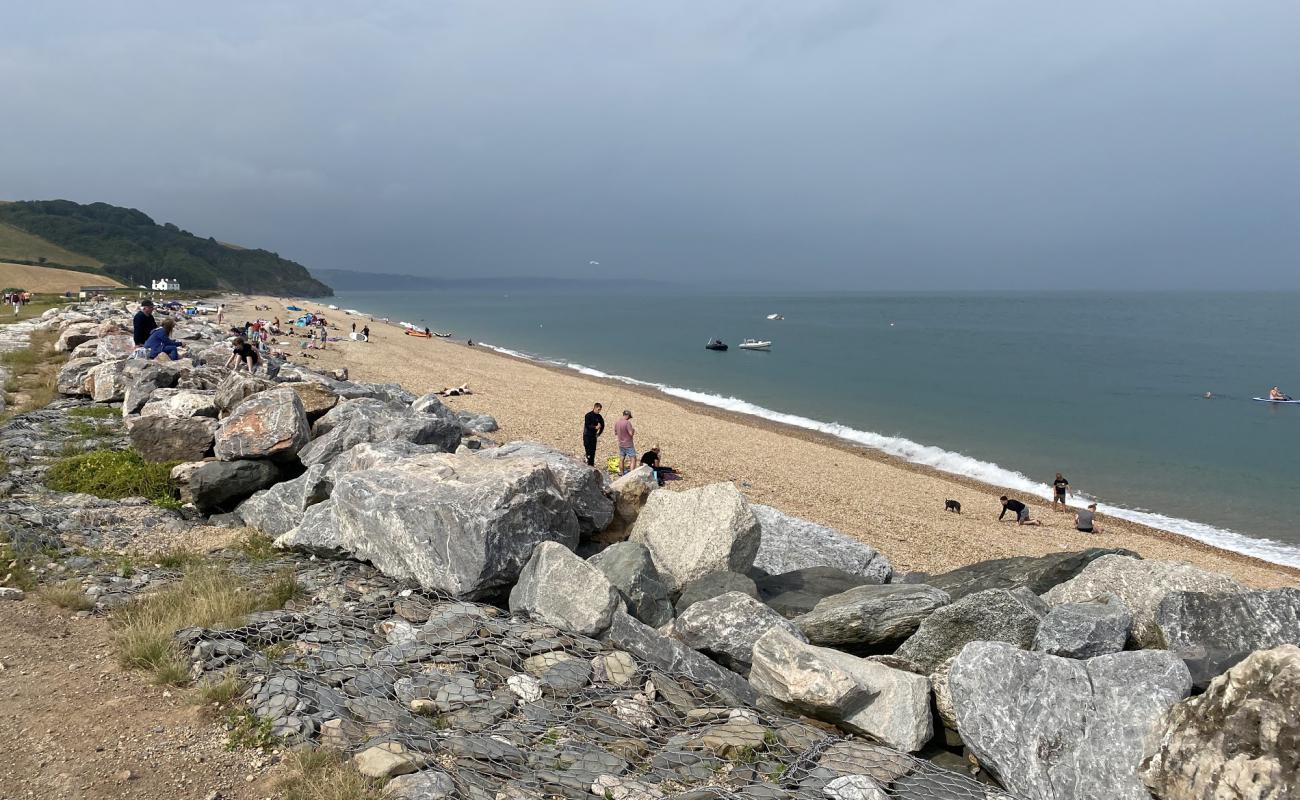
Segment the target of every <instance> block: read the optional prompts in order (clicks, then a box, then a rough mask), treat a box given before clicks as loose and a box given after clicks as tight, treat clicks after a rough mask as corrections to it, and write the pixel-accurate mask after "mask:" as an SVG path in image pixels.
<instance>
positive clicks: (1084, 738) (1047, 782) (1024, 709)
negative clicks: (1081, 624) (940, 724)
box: [948, 642, 1191, 800]
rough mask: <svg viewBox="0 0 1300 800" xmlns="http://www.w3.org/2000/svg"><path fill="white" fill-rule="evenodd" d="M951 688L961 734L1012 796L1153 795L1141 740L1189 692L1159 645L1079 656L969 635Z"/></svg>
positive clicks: (1087, 798)
mask: <svg viewBox="0 0 1300 800" xmlns="http://www.w3.org/2000/svg"><path fill="white" fill-rule="evenodd" d="M948 687H949V691H950V692H951V693H952V702H953V708H954V711H955V713H956V717H957V728H958V731H959V732H960V733H961V737H962V741H963V742H965V744H966V746H967V748H969V750H970V752H971V753H972V754H973V755H974V756H975V757H976V758H977V759H978V760H979V763H980V764H981V765H982V766H983V767H984V768H985V769H987V770H989V771H990V772H991V773H992V774H993V775H994V776H996V777H997V778H998V780H1000V781H1001V782H1002V784H1003V785H1004V786H1006V787H1007V789H1009V790H1010V791H1011V792H1012V793H1013V794H1015V795H1016V796H1018V797H1023V798H1041V799H1042V800H1046V799H1047V798H1051V799H1052V800H1093V798H1103V797H1104V798H1107V800H1150V797H1149V795H1148V794H1147V792H1146V789H1144V788H1143V786H1142V782H1141V781H1140V780H1139V779H1138V766H1139V763H1140V762H1141V760H1142V748H1143V740H1144V738H1145V737H1146V734H1147V731H1148V730H1149V729H1150V728H1151V726H1152V724H1153V723H1154V722H1155V721H1156V720H1158V719H1159V718H1160V717H1161V715H1162V714H1164V713H1165V712H1166V711H1167V710H1168V709H1169V708H1171V707H1172V706H1173V705H1174V704H1175V703H1177V702H1179V701H1180V700H1182V699H1183V698H1185V697H1187V693H1188V691H1189V690H1190V689H1191V676H1190V675H1189V674H1188V672H1187V667H1186V666H1185V665H1184V664H1183V662H1182V661H1181V660H1179V659H1178V658H1177V657H1176V656H1174V655H1173V654H1172V653H1166V652H1161V651H1152V650H1147V651H1141V652H1127V653H1115V654H1113V655H1106V656H1098V657H1096V658H1093V659H1091V660H1089V661H1076V660H1074V659H1066V658H1058V657H1056V656H1049V655H1046V654H1045V653H1033V652H1028V651H1024V650H1020V649H1019V648H1017V647H1015V646H1013V645H1009V644H1005V643H1001V642H973V643H971V644H969V645H967V646H966V647H965V648H964V649H963V650H962V651H961V654H960V655H958V656H957V660H956V661H954V662H953V664H952V669H951V671H950V673H949V680H948Z"/></svg>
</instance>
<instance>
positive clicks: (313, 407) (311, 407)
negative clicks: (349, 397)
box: [280, 381, 339, 422]
mask: <svg viewBox="0 0 1300 800" xmlns="http://www.w3.org/2000/svg"><path fill="white" fill-rule="evenodd" d="M280 386H281V387H283V388H285V389H292V390H293V393H294V394H296V395H298V399H299V400H301V401H302V409H303V411H305V412H306V413H307V419H308V420H309V421H312V422H315V421H316V420H318V419H320V418H321V417H323V416H325V414H327V413H328V412H329V410H330V409H332V408H334V406H336V405H338V404H339V396H338V395H337V394H335V393H334V392H332V391H330V389H329V387H328V386H325V385H324V384H322V383H317V382H316V381H289V382H287V383H281V384H280Z"/></svg>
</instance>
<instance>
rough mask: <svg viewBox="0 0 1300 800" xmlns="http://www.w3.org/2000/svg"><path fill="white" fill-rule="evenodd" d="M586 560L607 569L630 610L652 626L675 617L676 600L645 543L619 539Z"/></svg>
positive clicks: (606, 572)
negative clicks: (673, 598) (672, 601)
mask: <svg viewBox="0 0 1300 800" xmlns="http://www.w3.org/2000/svg"><path fill="white" fill-rule="evenodd" d="M587 563H589V564H591V565H592V566H593V567H595V568H596V569H598V570H600V571H601V572H602V573H604V575H605V577H606V578H608V579H609V582H610V583H612V584H613V585H614V588H615V589H617V590H618V593H619V594H620V595H621V596H622V597H623V601H624V602H625V603H627V610H628V613H629V614H631V615H632V616H634V617H636V618H637V619H639V620H641V621H642V622H644V623H645V624H647V625H649V626H650V627H652V628H658V627H659V626H661V625H664V624H666V623H668V622H670V621H671V620H672V618H673V604H672V603H671V602H670V601H669V599H668V589H667V587H665V586H664V584H663V581H662V580H660V579H659V570H658V569H656V568H655V565H654V561H653V560H652V559H651V558H650V551H649V550H647V549H646V548H645V545H642V544H637V543H636V542H616V543H615V544H612V545H610V546H609V547H607V548H605V549H604V550H602V551H600V552H599V553H597V554H596V555H594V556H592V557H591V558H589V559H587Z"/></svg>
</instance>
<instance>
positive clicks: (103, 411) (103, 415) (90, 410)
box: [68, 406, 122, 419]
mask: <svg viewBox="0 0 1300 800" xmlns="http://www.w3.org/2000/svg"><path fill="white" fill-rule="evenodd" d="M121 415H122V412H120V411H118V410H117V409H116V408H110V407H109V406H80V407H78V408H74V409H72V410H71V411H69V412H68V416H70V417H87V418H89V419H110V418H112V417H120V416H121Z"/></svg>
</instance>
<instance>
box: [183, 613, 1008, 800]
mask: <svg viewBox="0 0 1300 800" xmlns="http://www.w3.org/2000/svg"><path fill="white" fill-rule="evenodd" d="M177 638H178V641H179V643H180V644H182V645H183V646H185V647H187V648H188V649H189V652H190V653H191V656H192V669H193V674H194V676H195V677H196V678H200V679H211V678H212V677H214V676H215V675H217V674H220V673H227V672H236V673H238V674H240V675H242V676H243V677H245V678H246V679H248V680H249V681H250V688H249V690H248V691H247V693H246V698H245V699H246V701H247V703H248V707H249V709H250V710H251V712H252V713H253V714H255V715H257V716H258V717H261V718H264V719H266V720H268V721H269V725H270V726H271V731H272V733H273V734H274V735H276V736H278V737H282V738H284V739H285V740H286V741H288V742H290V743H309V744H312V745H316V746H320V747H325V748H331V749H335V750H338V751H341V752H344V753H348V754H357V753H361V754H363V755H362V756H361V758H363V759H365V758H369V759H370V760H371V763H377V764H379V765H380V768H381V769H383V765H384V764H385V763H389V764H399V765H400V766H397V767H395V768H391V770H390V771H395V772H406V773H409V772H412V771H415V772H417V773H418V774H419V775H422V776H426V777H427V778H429V779H430V780H431V781H433V782H432V783H431V784H430V785H433V786H441V787H443V793H446V794H449V795H451V796H455V797H459V798H464V800H525V799H531V798H543V797H566V798H575V800H579V799H581V798H591V797H593V796H595V797H603V798H605V799H606V800H658V799H659V798H692V800H694V799H696V798H698V799H700V800H703V799H704V798H721V797H729V798H731V797H734V798H753V799H754V800H779V799H780V798H807V800H812V799H813V798H829V799H830V800H880V799H882V798H900V799H901V798H910V799H912V800H923V799H924V800H976V799H978V800H985V798H989V799H993V798H1006V799H1007V800H1011V796H1010V795H1008V794H1006V793H1004V792H1002V791H1001V790H998V789H996V788H994V787H991V786H988V785H985V784H982V783H979V782H976V781H974V780H972V779H970V778H968V777H967V776H965V775H961V774H958V773H956V772H951V771H948V770H944V769H940V768H939V767H936V766H934V765H933V764H931V763H929V762H927V761H924V760H921V759H918V758H915V757H912V756H910V755H907V754H905V753H900V752H897V751H894V750H891V749H889V748H887V747H884V746H881V745H879V744H875V743H872V742H870V741H866V740H861V739H853V738H846V737H845V736H843V735H842V734H840V733H839V732H837V731H836V730H834V729H833V728H831V727H830V726H825V725H821V724H819V723H813V722H810V721H808V720H802V719H797V718H795V717H793V716H788V715H785V714H782V713H779V712H775V711H772V710H767V709H760V708H754V707H751V706H747V705H744V704H739V703H736V702H732V701H730V700H729V699H728V697H727V696H726V693H725V692H721V691H719V690H718V689H716V688H715V687H711V686H707V685H698V684H697V683H695V682H693V681H692V680H691V679H690V678H689V677H688V676H687V675H685V674H683V673H681V672H675V671H673V670H669V669H663V668H661V667H660V666H659V665H656V664H654V663H647V662H646V661H643V660H642V659H639V658H637V657H635V656H633V655H632V654H630V653H627V652H624V651H620V650H618V649H616V648H615V647H613V646H611V645H610V644H608V643H605V642H601V641H597V640H594V639H590V638H586V637H583V636H577V635H573V634H570V633H566V632H563V631H560V630H557V629H556V628H553V627H549V626H546V625H542V624H538V623H536V622H533V621H530V620H528V619H526V618H521V617H511V616H509V615H507V614H505V613H504V612H502V611H501V610H500V609H498V608H495V607H493V606H487V605H480V604H475V603H468V602H463V601H457V600H453V599H449V598H445V597H438V596H433V595H428V594H420V593H409V594H406V595H405V596H397V597H387V598H383V599H378V600H372V601H369V602H360V603H348V604H345V606H344V607H342V608H339V607H328V606H318V607H314V608H312V609H309V610H306V611H281V612H265V613H260V614H255V615H252V616H251V617H250V618H249V619H248V620H247V623H246V624H245V625H244V626H243V627H241V628H238V629H235V630H222V631H216V630H206V629H190V630H186V631H182V632H180V633H179V634H178V636H177ZM434 779H436V780H434Z"/></svg>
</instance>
